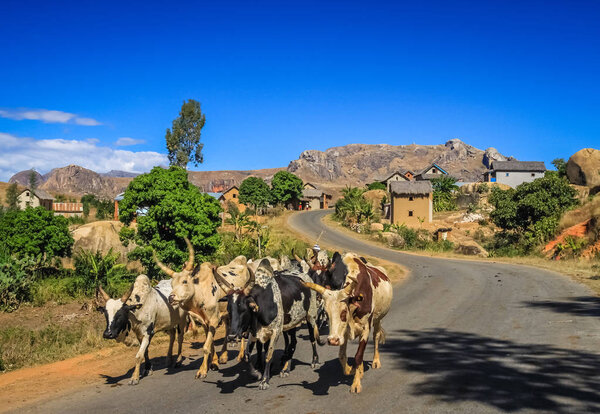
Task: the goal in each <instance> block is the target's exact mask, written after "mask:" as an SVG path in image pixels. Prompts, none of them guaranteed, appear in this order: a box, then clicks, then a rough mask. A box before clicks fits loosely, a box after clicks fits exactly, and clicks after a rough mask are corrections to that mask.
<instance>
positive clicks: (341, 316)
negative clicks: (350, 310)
mask: <svg viewBox="0 0 600 414" xmlns="http://www.w3.org/2000/svg"><path fill="white" fill-rule="evenodd" d="M346 316H347V312H346V309H344V310H343V311H342V313H340V319H341V320H342V322H346Z"/></svg>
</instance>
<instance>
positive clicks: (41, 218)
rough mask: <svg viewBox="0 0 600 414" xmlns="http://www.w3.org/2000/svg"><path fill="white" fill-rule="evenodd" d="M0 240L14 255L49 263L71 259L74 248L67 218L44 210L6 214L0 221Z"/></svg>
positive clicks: (35, 209) (37, 209)
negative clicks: (55, 260)
mask: <svg viewBox="0 0 600 414" xmlns="http://www.w3.org/2000/svg"><path fill="white" fill-rule="evenodd" d="M0 240H2V242H3V243H4V245H5V246H6V249H7V250H8V253H9V254H11V255H15V256H17V257H25V256H41V257H42V258H43V259H46V260H50V259H52V258H53V257H56V256H69V255H70V254H71V247H72V246H73V237H72V236H71V233H70V232H69V226H68V222H67V219H66V218H64V217H63V216H55V215H54V214H53V213H52V212H51V211H48V210H46V209H45V208H43V207H36V208H28V209H26V210H21V211H19V210H12V211H8V212H7V213H6V214H4V215H3V216H2V218H0Z"/></svg>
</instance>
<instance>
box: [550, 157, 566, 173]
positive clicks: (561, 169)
mask: <svg viewBox="0 0 600 414" xmlns="http://www.w3.org/2000/svg"><path fill="white" fill-rule="evenodd" d="M552 165H554V168H556V171H557V172H558V176H559V177H566V176H567V162H566V161H565V159H564V158H555V159H554V160H552Z"/></svg>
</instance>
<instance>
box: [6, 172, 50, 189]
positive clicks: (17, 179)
mask: <svg viewBox="0 0 600 414" xmlns="http://www.w3.org/2000/svg"><path fill="white" fill-rule="evenodd" d="M31 172H33V174H34V175H35V180H36V181H35V182H36V185H37V186H38V187H39V186H40V185H42V184H44V182H45V181H46V179H45V178H44V176H43V175H42V174H40V173H39V172H37V171H36V170H25V171H20V172H18V173H16V174H15V175H13V176H12V177H10V179H9V180H8V182H9V183H11V184H13V183H17V184H19V185H22V186H23V187H29V180H30V177H31Z"/></svg>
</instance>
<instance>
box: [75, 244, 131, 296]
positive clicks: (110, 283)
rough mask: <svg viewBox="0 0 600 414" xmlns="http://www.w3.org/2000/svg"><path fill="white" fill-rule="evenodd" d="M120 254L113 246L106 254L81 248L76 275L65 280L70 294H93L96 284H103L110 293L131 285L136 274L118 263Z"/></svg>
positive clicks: (76, 264)
mask: <svg viewBox="0 0 600 414" xmlns="http://www.w3.org/2000/svg"><path fill="white" fill-rule="evenodd" d="M119 258H120V254H119V253H117V252H114V251H113V249H112V248H111V249H110V250H109V251H108V252H107V253H106V254H103V253H102V252H101V251H96V252H91V251H89V250H80V251H78V252H77V253H76V254H75V257H74V264H75V274H74V277H73V278H72V279H71V280H69V281H66V282H65V287H66V288H67V292H68V293H69V294H70V295H73V296H77V295H91V294H93V292H94V290H95V289H96V286H97V285H98V284H102V286H103V287H104V289H105V290H106V292H107V293H108V294H109V295H118V294H119V293H122V292H123V290H125V288H126V287H127V286H128V285H130V284H131V283H132V282H133V280H134V279H135V275H134V274H132V273H131V272H129V271H128V270H127V268H126V266H125V265H124V264H120V263H117V261H118V260H119Z"/></svg>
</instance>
